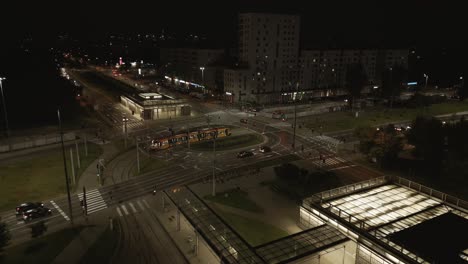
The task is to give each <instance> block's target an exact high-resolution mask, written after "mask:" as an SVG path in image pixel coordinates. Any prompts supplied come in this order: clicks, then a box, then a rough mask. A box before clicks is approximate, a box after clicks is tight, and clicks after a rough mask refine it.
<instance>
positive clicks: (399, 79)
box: [381, 64, 408, 107]
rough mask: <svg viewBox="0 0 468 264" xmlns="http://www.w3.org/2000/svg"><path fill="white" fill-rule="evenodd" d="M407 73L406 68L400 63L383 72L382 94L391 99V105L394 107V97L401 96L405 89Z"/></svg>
mask: <svg viewBox="0 0 468 264" xmlns="http://www.w3.org/2000/svg"><path fill="white" fill-rule="evenodd" d="M407 75H408V72H407V70H406V68H404V67H403V66H401V65H398V64H397V65H394V66H393V67H391V68H388V69H386V70H385V71H384V72H383V73H382V89H381V96H382V97H384V98H388V99H390V107H393V101H394V98H395V97H399V96H400V94H401V92H402V91H403V87H404V86H403V84H404V83H405V81H406V79H407Z"/></svg>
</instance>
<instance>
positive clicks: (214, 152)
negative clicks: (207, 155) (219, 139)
mask: <svg viewBox="0 0 468 264" xmlns="http://www.w3.org/2000/svg"><path fill="white" fill-rule="evenodd" d="M215 160H216V132H213V193H212V195H213V196H216V181H215V173H216V168H215Z"/></svg>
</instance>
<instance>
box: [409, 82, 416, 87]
mask: <svg viewBox="0 0 468 264" xmlns="http://www.w3.org/2000/svg"><path fill="white" fill-rule="evenodd" d="M407 85H408V86H412V85H418V82H409V83H408V84H407Z"/></svg>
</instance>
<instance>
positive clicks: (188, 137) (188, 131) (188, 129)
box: [187, 125, 190, 149]
mask: <svg viewBox="0 0 468 264" xmlns="http://www.w3.org/2000/svg"><path fill="white" fill-rule="evenodd" d="M187 145H188V149H190V127H189V125H187Z"/></svg>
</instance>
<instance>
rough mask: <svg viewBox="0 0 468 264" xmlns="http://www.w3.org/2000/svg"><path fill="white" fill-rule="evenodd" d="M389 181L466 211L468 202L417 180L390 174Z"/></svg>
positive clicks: (467, 210)
mask: <svg viewBox="0 0 468 264" xmlns="http://www.w3.org/2000/svg"><path fill="white" fill-rule="evenodd" d="M390 178H391V179H390V180H391V181H392V182H393V183H397V184H398V185H401V186H404V187H408V188H410V189H413V190H415V191H417V192H420V193H423V194H426V195H428V196H430V197H432V198H435V199H437V200H440V201H442V202H443V203H445V204H447V205H450V206H452V207H455V208H457V209H463V210H464V211H465V212H466V213H468V202H467V201H465V200H462V199H459V198H457V197H454V196H451V195H448V194H446V193H443V192H440V191H437V190H434V189H432V188H430V187H427V186H424V185H422V184H419V183H417V182H413V181H410V180H408V179H405V178H402V177H398V176H391V177H390Z"/></svg>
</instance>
